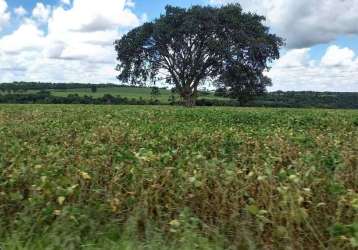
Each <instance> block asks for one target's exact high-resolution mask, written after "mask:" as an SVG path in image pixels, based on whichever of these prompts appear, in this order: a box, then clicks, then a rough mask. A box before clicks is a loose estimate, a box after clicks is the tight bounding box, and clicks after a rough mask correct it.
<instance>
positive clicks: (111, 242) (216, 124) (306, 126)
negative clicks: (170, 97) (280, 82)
mask: <svg viewBox="0 0 358 250" xmlns="http://www.w3.org/2000/svg"><path fill="white" fill-rule="evenodd" d="M357 118H358V113H357V111H343V110H297V109H276V110H273V109H257V108H242V109H237V108H236V109H235V108H210V109H209V108H196V109H192V110H187V109H184V108H178V107H144V106H141V107H138V106H137V107H134V106H120V107H117V106H116V107H114V106H81V105H76V106H74V105H73V106H70V105H66V106H65V105H62V106H61V105H58V106H54V105H47V106H42V105H31V106H30V105H1V106H0V138H1V140H0V246H1V247H2V248H4V249H81V248H84V249H193V248H195V249H264V248H267V249H303V248H304V249H354V247H356V246H357V232H358V231H357V224H358V193H357V190H358V173H357V170H358V168H357V163H358V159H357V154H356V149H357V147H358V136H357V132H358V127H357V126H356V125H354V121H356V120H357Z"/></svg>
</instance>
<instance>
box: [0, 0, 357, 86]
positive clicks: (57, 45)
mask: <svg viewBox="0 0 358 250" xmlns="http://www.w3.org/2000/svg"><path fill="white" fill-rule="evenodd" d="M230 2H239V3H240V4H241V5H242V6H243V8H244V10H247V11H253V12H257V13H259V14H262V15H265V16H266V17H267V22H266V24H267V25H268V26H270V27H271V29H272V31H273V32H275V33H277V34H279V35H280V36H281V37H283V38H285V39H286V44H287V45H286V47H285V48H283V49H282V57H281V59H280V60H278V61H276V62H274V63H273V64H272V65H271V66H272V69H271V70H270V71H269V72H268V73H267V74H268V75H269V76H270V77H271V78H272V79H273V83H274V86H273V87H272V88H271V90H278V89H282V90H319V91H358V57H357V55H358V25H357V23H358V15H357V14H356V13H358V1H356V0H345V1H341V0H330V1H325V0H301V1H296V0H155V1H148V0H42V1H40V0H0V82H4V81H16V80H38V81H64V82H69V81H79V82H81V81H82V82H89V81H90V82H115V74H116V72H115V71H114V70H113V68H114V66H115V63H116V62H115V55H114V52H113V46H112V42H113V39H116V38H118V37H120V36H121V35H122V34H123V33H125V32H126V31H128V30H130V29H131V28H133V27H135V26H138V25H140V24H141V23H143V22H144V21H146V20H152V19H154V18H156V17H158V16H159V15H160V14H161V13H162V12H163V10H164V7H165V5H168V4H170V5H176V6H181V7H189V6H191V5H196V4H200V5H208V4H212V5H221V4H227V3H230ZM19 7H21V9H20V8H19ZM342 13H344V15H343V14H342ZM96 18H97V19H96ZM96 20H102V23H98V21H96ZM74 29H75V30H76V32H74V31H73V30H74ZM79 76H80V77H79Z"/></svg>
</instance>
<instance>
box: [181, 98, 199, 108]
mask: <svg viewBox="0 0 358 250" xmlns="http://www.w3.org/2000/svg"><path fill="white" fill-rule="evenodd" d="M183 100H184V106H185V107H187V108H191V107H194V106H195V104H196V97H195V96H193V95H187V96H184V97H183Z"/></svg>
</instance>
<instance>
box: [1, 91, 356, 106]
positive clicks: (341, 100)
mask: <svg viewBox="0 0 358 250" xmlns="http://www.w3.org/2000/svg"><path fill="white" fill-rule="evenodd" d="M0 103H14V104H15V103H19V104H95V105H99V104H102V105H103V104H105V105H107V104H110V105H167V104H170V105H180V104H181V103H180V101H177V100H175V99H174V98H172V97H169V100H168V102H165V103H163V102H160V101H159V100H156V99H153V98H152V99H149V100H146V99H143V98H138V99H135V98H127V97H121V96H112V95H109V94H106V95H104V96H103V97H99V98H94V97H92V96H79V95H78V94H70V95H68V96H66V97H61V96H54V95H52V94H51V93H50V92H49V91H40V92H37V93H31V94H27V93H23V94H20V93H16V94H0ZM197 106H233V107H237V106H242V105H240V102H239V101H236V100H230V99H227V100H222V99H221V100H219V99H205V98H204V99H199V100H197ZM244 106H247V107H287V108H313V107H315V108H341V109H357V108H358V93H315V92H274V93H269V94H267V95H265V96H261V97H258V98H257V99H256V100H255V101H251V102H249V103H247V104H246V105H244Z"/></svg>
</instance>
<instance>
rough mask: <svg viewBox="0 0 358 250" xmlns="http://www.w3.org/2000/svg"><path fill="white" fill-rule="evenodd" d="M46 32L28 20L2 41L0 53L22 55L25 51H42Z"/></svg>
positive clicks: (0, 42)
mask: <svg viewBox="0 0 358 250" xmlns="http://www.w3.org/2000/svg"><path fill="white" fill-rule="evenodd" d="M45 42H46V41H45V36H44V32H43V31H42V30H40V29H38V27H37V26H36V25H35V24H34V23H33V22H31V21H29V20H26V21H25V23H23V24H22V25H21V26H20V27H19V28H18V29H17V30H15V31H14V32H13V33H12V34H10V35H6V36H4V37H2V38H1V39H0V52H1V51H2V52H4V53H7V54H20V53H21V52H23V51H32V50H37V51H39V50H41V49H42V48H43V46H44V45H45Z"/></svg>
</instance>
